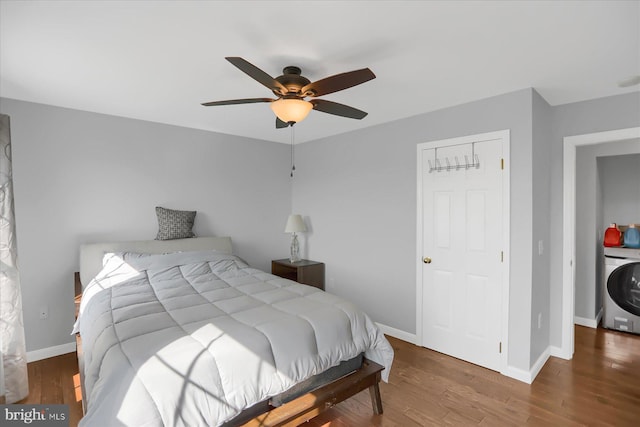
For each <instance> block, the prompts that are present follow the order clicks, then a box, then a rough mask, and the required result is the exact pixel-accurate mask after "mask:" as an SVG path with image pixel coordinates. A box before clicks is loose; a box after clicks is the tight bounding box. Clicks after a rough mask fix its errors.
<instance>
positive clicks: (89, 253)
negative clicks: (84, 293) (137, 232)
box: [80, 237, 233, 287]
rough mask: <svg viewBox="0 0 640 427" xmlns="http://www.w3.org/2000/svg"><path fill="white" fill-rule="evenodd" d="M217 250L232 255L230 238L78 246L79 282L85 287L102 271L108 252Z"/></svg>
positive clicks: (147, 252) (142, 241)
mask: <svg viewBox="0 0 640 427" xmlns="http://www.w3.org/2000/svg"><path fill="white" fill-rule="evenodd" d="M202 250H217V251H221V252H225V253H229V254H230V253H233V249H232V247H231V237H193V238H190V239H175V240H137V241H128V242H106V243H87V244H83V245H80V281H81V282H82V286H83V287H84V286H86V285H87V284H88V283H89V282H90V281H91V279H93V278H94V277H95V276H96V275H97V274H98V273H99V272H100V270H102V259H103V257H104V254H106V253H109V252H136V253H145V254H162V253H168V252H180V251H202Z"/></svg>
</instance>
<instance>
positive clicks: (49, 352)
mask: <svg viewBox="0 0 640 427" xmlns="http://www.w3.org/2000/svg"><path fill="white" fill-rule="evenodd" d="M74 351H76V343H75V341H74V342H70V343H67V344H61V345H56V346H53V347H47V348H41V349H39V350H33V351H28V352H27V362H35V361H37V360H42V359H48V358H50V357H55V356H60V355H61V354H67V353H73V352H74Z"/></svg>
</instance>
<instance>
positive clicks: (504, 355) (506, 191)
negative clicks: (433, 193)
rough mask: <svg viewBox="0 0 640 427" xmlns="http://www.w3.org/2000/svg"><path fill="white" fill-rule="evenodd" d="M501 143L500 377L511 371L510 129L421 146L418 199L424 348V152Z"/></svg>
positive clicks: (418, 283) (418, 274) (419, 299)
mask: <svg viewBox="0 0 640 427" xmlns="http://www.w3.org/2000/svg"><path fill="white" fill-rule="evenodd" d="M496 139H499V140H501V141H502V158H503V159H504V172H503V174H502V247H503V248H504V259H503V261H504V262H503V263H502V292H501V293H502V314H501V320H502V321H501V323H502V324H501V333H500V336H501V342H502V352H501V353H500V373H502V374H504V373H505V372H506V371H507V361H508V360H509V357H508V353H509V340H508V338H509V287H510V280H509V279H510V276H509V264H510V259H511V256H510V254H511V250H510V245H509V240H510V232H509V230H510V219H511V217H510V214H511V198H510V184H511V180H510V163H511V162H510V147H511V136H510V131H509V130H508V129H505V130H500V131H495V132H487V133H481V134H477V135H468V136H461V137H456V138H447V139H441V140H437V141H428V142H423V143H420V144H418V145H417V156H416V157H417V168H416V169H417V195H416V200H417V203H416V212H417V214H416V264H415V265H416V344H417V345H419V346H422V345H423V342H422V322H423V304H422V271H423V262H422V248H423V224H422V219H423V212H422V204H423V198H422V191H423V188H422V176H423V173H424V163H423V157H422V151H423V150H425V149H430V148H436V147H441V146H449V145H460V144H469V143H472V142H481V141H491V140H496Z"/></svg>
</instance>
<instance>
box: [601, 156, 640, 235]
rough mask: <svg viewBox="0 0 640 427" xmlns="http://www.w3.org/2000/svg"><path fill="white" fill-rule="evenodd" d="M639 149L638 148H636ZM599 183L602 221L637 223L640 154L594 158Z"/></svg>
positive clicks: (639, 215)
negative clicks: (599, 176) (598, 171)
mask: <svg viewBox="0 0 640 427" xmlns="http://www.w3.org/2000/svg"><path fill="white" fill-rule="evenodd" d="M639 152H640V151H639ZM598 167H599V170H600V175H601V179H600V180H601V183H602V207H603V212H602V222H600V223H599V224H600V226H601V227H602V229H603V230H605V229H606V228H607V227H608V226H609V224H610V223H612V222H615V223H618V224H622V225H628V224H640V154H629V155H626V156H606V157H599V158H598Z"/></svg>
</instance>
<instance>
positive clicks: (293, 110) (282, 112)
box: [271, 98, 313, 124]
mask: <svg viewBox="0 0 640 427" xmlns="http://www.w3.org/2000/svg"><path fill="white" fill-rule="evenodd" d="M271 109H272V110H273V112H274V113H275V115H276V116H277V117H278V118H279V119H280V120H282V121H283V122H284V123H288V124H291V123H300V122H301V121H303V120H304V119H305V118H306V117H307V116H308V115H309V112H310V111H311V110H312V109H313V104H311V103H310V102H307V101H304V100H302V99H296V98H293V99H284V98H281V99H278V100H276V101H273V102H272V103H271Z"/></svg>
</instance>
